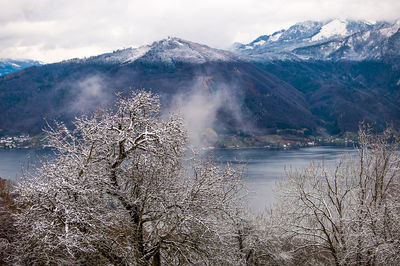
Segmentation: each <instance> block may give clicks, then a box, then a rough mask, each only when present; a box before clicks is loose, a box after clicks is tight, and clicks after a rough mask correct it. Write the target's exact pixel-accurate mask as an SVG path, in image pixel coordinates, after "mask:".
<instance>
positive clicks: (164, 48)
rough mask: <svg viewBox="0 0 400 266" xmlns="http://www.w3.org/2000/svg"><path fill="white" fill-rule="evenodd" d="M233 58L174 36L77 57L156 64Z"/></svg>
mask: <svg viewBox="0 0 400 266" xmlns="http://www.w3.org/2000/svg"><path fill="white" fill-rule="evenodd" d="M235 60H237V56H236V55H234V54H233V53H231V52H228V51H224V50H218V49H214V48H210V47H208V46H206V45H202V44H198V43H194V42H190V41H186V40H182V39H179V38H175V37H168V38H167V39H164V40H161V41H156V42H153V43H152V44H151V45H144V46H141V47H139V48H127V49H123V50H117V51H114V52H113V53H107V54H102V55H99V56H95V57H91V58H88V59H78V61H89V62H95V63H105V64H129V63H133V62H135V61H140V62H145V63H157V64H159V63H160V62H162V63H164V64H174V63H192V64H203V63H206V62H231V61H235Z"/></svg>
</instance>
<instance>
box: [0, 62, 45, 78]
mask: <svg viewBox="0 0 400 266" xmlns="http://www.w3.org/2000/svg"><path fill="white" fill-rule="evenodd" d="M39 65H41V63H40V62H39V61H34V60H28V59H27V60H13V59H0V76H4V75H7V74H10V73H13V72H17V71H20V70H22V69H24V68H27V67H31V66H39Z"/></svg>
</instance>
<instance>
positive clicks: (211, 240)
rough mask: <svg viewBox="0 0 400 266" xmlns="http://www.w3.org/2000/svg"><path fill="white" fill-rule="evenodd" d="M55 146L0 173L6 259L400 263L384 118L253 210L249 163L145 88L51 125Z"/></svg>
mask: <svg viewBox="0 0 400 266" xmlns="http://www.w3.org/2000/svg"><path fill="white" fill-rule="evenodd" d="M47 134H48V143H49V145H50V146H51V147H52V148H53V149H54V150H55V156H54V157H55V158H54V159H53V160H51V161H48V162H43V163H42V165H41V167H39V168H37V169H36V171H34V173H33V174H31V175H30V176H27V177H26V179H25V180H23V181H21V182H18V183H17V184H16V185H15V186H13V187H10V186H9V184H8V183H6V182H4V181H1V182H0V208H1V213H0V215H1V216H0V223H1V226H0V263H1V264H11V265H13V264H14V265H45V264H50V265H162V264H163V265H192V264H196V265H398V264H399V262H400V252H399V251H400V228H399V218H400V204H399V203H400V202H399V201H400V197H399V194H400V192H399V191H400V187H399V186H400V183H399V181H400V155H399V152H398V142H397V140H396V138H395V137H394V135H393V134H392V132H391V131H390V130H387V131H385V132H384V134H381V135H379V136H376V135H373V134H371V133H370V132H369V129H368V128H365V127H363V128H361V130H360V133H359V143H360V146H359V148H358V155H357V156H356V157H350V156H347V157H343V159H342V160H340V161H339V162H338V164H337V165H336V166H335V167H327V166H325V165H323V164H312V165H311V166H310V167H308V168H306V169H304V170H293V171H288V172H287V177H286V179H284V180H282V182H281V183H280V184H279V186H278V188H279V190H278V192H277V195H278V201H277V203H276V206H274V207H273V208H271V209H269V210H267V211H266V212H265V214H264V215H254V214H252V213H249V212H248V211H247V209H248V207H247V206H246V204H245V193H243V192H244V191H245V187H244V186H243V184H242V179H243V175H244V170H243V169H241V168H233V167H231V166H229V165H227V166H225V167H223V168H221V167H217V166H216V165H215V164H214V163H213V162H212V160H211V159H210V158H203V157H202V156H199V155H198V154H196V153H195V152H193V151H189V149H188V148H187V135H186V132H185V130H184V127H183V121H182V120H181V119H180V118H179V117H177V116H174V115H172V116H171V117H169V119H167V120H165V119H164V120H162V119H161V118H160V111H159V100H158V98H157V96H154V95H152V94H150V93H147V92H143V91H141V92H138V93H135V94H134V95H133V96H132V97H131V98H129V99H119V101H118V105H117V108H116V109H115V111H112V110H104V111H98V112H96V113H94V114H93V115H91V116H88V117H81V118H78V119H77V120H76V121H75V123H74V129H68V128H67V127H66V126H65V125H64V124H62V123H57V124H56V126H55V127H54V128H52V129H50V130H49V131H48V132H47Z"/></svg>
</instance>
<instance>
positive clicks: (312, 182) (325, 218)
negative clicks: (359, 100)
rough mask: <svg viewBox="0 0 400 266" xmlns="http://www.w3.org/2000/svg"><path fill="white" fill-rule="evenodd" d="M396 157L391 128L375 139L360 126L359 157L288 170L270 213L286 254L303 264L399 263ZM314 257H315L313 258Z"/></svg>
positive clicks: (399, 179) (399, 174) (399, 162)
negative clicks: (287, 245)
mask: <svg viewBox="0 0 400 266" xmlns="http://www.w3.org/2000/svg"><path fill="white" fill-rule="evenodd" d="M399 166H400V155H399V151H398V142H397V141H396V140H395V139H394V138H393V134H392V132H391V130H386V131H385V132H384V133H383V134H381V135H379V136H374V135H372V134H370V130H369V129H368V128H366V127H361V129H360V132H359V148H358V155H357V156H355V157H352V156H350V155H347V156H345V157H343V158H342V159H341V160H340V161H339V162H338V163H337V165H336V167H334V168H330V167H326V166H325V165H324V164H311V166H310V167H308V168H306V169H304V170H302V171H288V173H287V178H286V180H284V181H283V182H282V183H281V184H280V187H279V196H280V203H279V205H278V207H277V208H276V210H274V217H275V218H276V219H277V220H279V223H280V226H279V228H280V230H281V231H280V233H282V234H283V236H284V237H285V238H286V239H287V240H290V241H291V245H292V247H291V251H292V252H293V253H296V252H297V253H301V252H304V251H305V250H306V254H308V259H309V261H308V263H309V262H310V260H314V262H313V264H315V263H316V261H315V258H317V261H319V263H321V264H335V265H397V264H398V263H400V256H399V250H400V249H399V248H400V245H399V244H400V235H399V225H400V224H399V222H400V220H399V218H400V216H399V215H400V204H399V203H400V202H399V196H400V193H399V191H400V167H399ZM312 254H314V256H312Z"/></svg>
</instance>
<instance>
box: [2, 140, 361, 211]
mask: <svg viewBox="0 0 400 266" xmlns="http://www.w3.org/2000/svg"><path fill="white" fill-rule="evenodd" d="M354 152H355V151H354V150H353V149H352V148H344V147H310V148H302V149H297V150H265V149H256V148H251V149H239V150H228V149H227V150H214V151H212V153H213V154H214V156H215V158H216V161H217V162H218V163H222V164H224V163H228V162H229V163H232V164H239V163H241V162H245V163H247V171H246V173H247V175H248V177H247V179H246V183H247V185H248V188H249V190H250V192H251V193H250V205H251V208H252V209H253V210H254V211H262V210H264V208H265V206H268V205H269V204H271V203H272V202H273V198H274V196H273V192H272V190H273V187H274V185H275V182H276V180H278V179H279V178H282V177H283V176H284V173H285V170H284V169H285V167H293V168H304V167H306V166H308V165H309V164H310V162H311V161H324V162H325V164H328V165H333V164H334V163H335V161H337V160H339V159H340V157H341V156H342V155H343V154H344V153H354ZM50 153H51V151H49V150H40V151H37V150H34V149H26V150H1V149H0V177H3V178H8V179H14V180H15V179H16V177H18V176H20V175H21V167H24V168H26V167H27V166H29V164H30V163H37V161H38V157H43V156H47V155H49V154H50Z"/></svg>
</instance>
